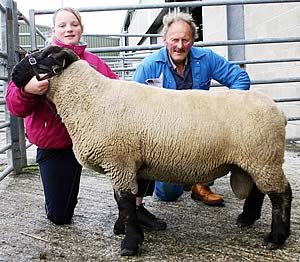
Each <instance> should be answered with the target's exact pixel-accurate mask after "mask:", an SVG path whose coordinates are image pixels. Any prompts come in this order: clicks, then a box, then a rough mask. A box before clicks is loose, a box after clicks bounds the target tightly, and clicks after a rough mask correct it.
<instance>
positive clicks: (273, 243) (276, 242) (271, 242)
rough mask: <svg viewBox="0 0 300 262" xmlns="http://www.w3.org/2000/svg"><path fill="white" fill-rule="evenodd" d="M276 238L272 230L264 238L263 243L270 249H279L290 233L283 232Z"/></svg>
mask: <svg viewBox="0 0 300 262" xmlns="http://www.w3.org/2000/svg"><path fill="white" fill-rule="evenodd" d="M276 238H277V239H275V237H274V236H273V234H272V232H271V233H270V234H268V235H267V236H266V237H265V238H264V241H263V245H264V246H266V248H267V249H269V250H274V249H278V248H280V247H281V246H282V245H283V244H284V242H285V240H286V239H287V238H288V235H285V234H283V235H280V237H276Z"/></svg>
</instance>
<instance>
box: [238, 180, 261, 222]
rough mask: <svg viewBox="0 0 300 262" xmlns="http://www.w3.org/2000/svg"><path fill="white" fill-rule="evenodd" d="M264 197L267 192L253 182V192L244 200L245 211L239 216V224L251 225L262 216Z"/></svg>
mask: <svg viewBox="0 0 300 262" xmlns="http://www.w3.org/2000/svg"><path fill="white" fill-rule="evenodd" d="M264 197H265V194H264V193H262V192H261V191H260V190H259V189H258V188H257V186H256V184H255V183H253V186H252V189H251V192H250V194H249V195H248V197H247V198H246V200H245V202H244V207H243V212H242V213H241V214H240V215H239V216H238V219H237V225H238V226H240V227H246V226H251V225H252V224H253V223H254V222H255V221H256V220H257V219H259V218H260V214H261V208H262V204H263V201H264Z"/></svg>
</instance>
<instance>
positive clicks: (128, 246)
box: [121, 236, 144, 256]
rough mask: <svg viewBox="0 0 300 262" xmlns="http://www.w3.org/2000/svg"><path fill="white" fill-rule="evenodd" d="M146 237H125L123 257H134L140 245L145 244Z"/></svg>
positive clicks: (122, 247)
mask: <svg viewBox="0 0 300 262" xmlns="http://www.w3.org/2000/svg"><path fill="white" fill-rule="evenodd" d="M143 240H144V236H138V237H135V238H130V237H127V236H125V238H124V239H123V241H122V244H121V256H134V255H135V254H136V253H137V251H138V249H139V245H140V244H142V243H143Z"/></svg>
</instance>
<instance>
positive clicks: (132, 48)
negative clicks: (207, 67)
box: [88, 37, 300, 53]
mask: <svg viewBox="0 0 300 262" xmlns="http://www.w3.org/2000/svg"><path fill="white" fill-rule="evenodd" d="M290 42H300V37H287V38H259V39H248V40H227V41H215V42H196V43H194V46H200V47H207V46H224V45H252V44H272V43H290ZM163 46H164V45H148V46H122V47H102V48H88V50H89V51H90V52H92V53H104V52H121V51H127V52H128V51H142V50H158V49H160V48H162V47H163Z"/></svg>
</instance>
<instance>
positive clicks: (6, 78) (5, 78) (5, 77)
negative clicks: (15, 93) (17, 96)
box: [0, 76, 8, 82]
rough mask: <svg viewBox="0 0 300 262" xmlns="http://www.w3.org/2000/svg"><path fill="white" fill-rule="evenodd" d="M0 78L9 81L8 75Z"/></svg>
mask: <svg viewBox="0 0 300 262" xmlns="http://www.w3.org/2000/svg"><path fill="white" fill-rule="evenodd" d="M0 80H3V81H5V82H7V81H8V77H7V76H0Z"/></svg>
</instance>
